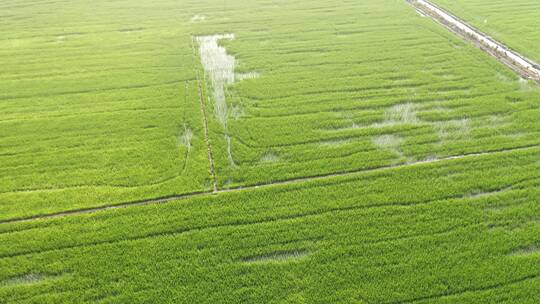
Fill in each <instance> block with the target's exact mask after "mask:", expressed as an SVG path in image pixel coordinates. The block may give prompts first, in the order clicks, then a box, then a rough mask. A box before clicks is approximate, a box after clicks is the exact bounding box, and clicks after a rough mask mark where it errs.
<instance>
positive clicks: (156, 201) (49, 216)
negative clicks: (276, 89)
mask: <svg viewBox="0 0 540 304" xmlns="http://www.w3.org/2000/svg"><path fill="white" fill-rule="evenodd" d="M535 148H540V144H531V145H527V146H521V147H514V148H504V149H498V150H491V151H487V152H475V153H468V154H461V155H452V156H447V157H443V158H438V159H430V160H421V161H416V162H411V163H405V164H396V165H388V166H383V167H378V168H372V169H357V170H349V171H342V172H335V173H328V174H322V175H315V176H309V177H300V178H293V179H288V180H283V181H276V182H270V183H265V184H256V185H250V186H245V187H242V186H240V187H235V188H230V189H221V190H216V191H212V192H210V191H205V192H194V193H187V194H182V195H174V196H168V197H162V198H156V199H150V200H142V201H132V202H125V203H120V204H115V205H105V206H100V207H93V208H85V209H77V210H69V211H62V212H56V213H50V214H44V215H36V216H30V217H24V218H13V219H7V220H2V221H0V224H6V223H22V222H29V221H34V220H46V219H54V218H61V217H66V216H71V215H79V214H89V213H96V212H100V211H106V210H112V209H120V208H127V207H133V206H145V205H154V204H163V203H169V202H172V201H176V200H184V199H189V198H194V197H205V196H212V195H214V196H217V195H219V194H221V193H228V192H240V191H249V190H253V189H259V188H269V187H273V186H280V185H291V184H300V183H304V182H311V181H317V180H324V179H327V178H333V177H343V176H353V175H355V174H359V173H371V172H383V171H387V170H392V169H398V168H407V167H414V166H420V165H424V164H433V163H440V162H445V161H449V160H458V159H464V158H474V157H482V156H487V155H493V154H502V153H510V152H516V151H526V150H530V149H535Z"/></svg>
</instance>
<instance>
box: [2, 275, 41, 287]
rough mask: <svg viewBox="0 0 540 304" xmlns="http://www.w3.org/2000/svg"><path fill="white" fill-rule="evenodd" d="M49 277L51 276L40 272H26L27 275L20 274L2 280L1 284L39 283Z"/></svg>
mask: <svg viewBox="0 0 540 304" xmlns="http://www.w3.org/2000/svg"><path fill="white" fill-rule="evenodd" d="M47 278H49V276H46V275H42V274H39V273H28V274H25V275H21V276H18V277H13V278H10V279H7V280H5V281H3V282H1V283H0V286H1V285H4V286H13V285H28V284H35V283H39V282H41V281H43V280H46V279H47Z"/></svg>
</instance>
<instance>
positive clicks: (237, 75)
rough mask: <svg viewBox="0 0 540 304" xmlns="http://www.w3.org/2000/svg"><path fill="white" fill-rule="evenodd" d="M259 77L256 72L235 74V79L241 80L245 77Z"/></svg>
mask: <svg viewBox="0 0 540 304" xmlns="http://www.w3.org/2000/svg"><path fill="white" fill-rule="evenodd" d="M259 77H261V75H260V74H259V73H258V72H249V73H238V74H236V80H237V81H242V80H246V79H256V78H259Z"/></svg>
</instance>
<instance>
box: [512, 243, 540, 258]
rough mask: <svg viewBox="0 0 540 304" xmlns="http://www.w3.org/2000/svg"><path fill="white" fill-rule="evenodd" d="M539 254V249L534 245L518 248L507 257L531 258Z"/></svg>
mask: <svg viewBox="0 0 540 304" xmlns="http://www.w3.org/2000/svg"><path fill="white" fill-rule="evenodd" d="M539 253H540V248H538V246H536V245H532V246H529V247H522V248H518V249H516V250H514V251H512V252H510V253H509V254H508V255H510V256H531V255H536V254H539Z"/></svg>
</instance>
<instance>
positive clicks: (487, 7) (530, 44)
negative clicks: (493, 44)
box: [434, 0, 540, 62]
mask: <svg viewBox="0 0 540 304" xmlns="http://www.w3.org/2000/svg"><path fill="white" fill-rule="evenodd" d="M434 2H435V3H437V4H439V5H441V6H442V7H444V8H445V9H447V10H448V11H450V12H452V13H454V14H456V15H458V16H459V17H460V18H461V19H463V20H465V21H467V22H470V23H471V24H472V25H474V26H475V27H477V28H478V29H480V30H482V31H484V32H485V33H487V34H489V35H491V36H492V37H493V38H495V39H498V40H499V41H501V42H503V43H505V44H506V45H508V46H509V47H510V48H513V49H515V50H517V51H519V52H522V53H523V54H525V55H526V56H530V57H531V59H533V60H535V61H536V62H540V31H538V28H539V27H540V2H538V1H535V0H513V1H507V0H496V1H493V0H491V1H488V0H434Z"/></svg>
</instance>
